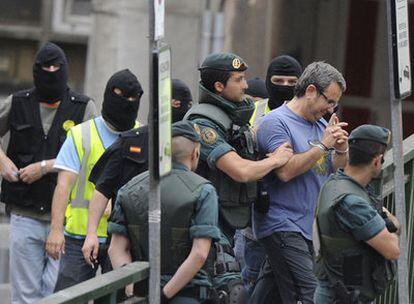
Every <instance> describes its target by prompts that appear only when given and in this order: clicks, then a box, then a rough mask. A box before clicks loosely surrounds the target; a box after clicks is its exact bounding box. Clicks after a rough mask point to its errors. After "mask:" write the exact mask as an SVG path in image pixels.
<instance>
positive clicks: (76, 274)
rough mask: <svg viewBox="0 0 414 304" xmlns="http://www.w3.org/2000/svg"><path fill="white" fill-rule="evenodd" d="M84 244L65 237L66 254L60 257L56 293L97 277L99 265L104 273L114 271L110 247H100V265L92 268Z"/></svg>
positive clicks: (104, 245) (78, 240)
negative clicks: (109, 256) (110, 259)
mask: <svg viewBox="0 0 414 304" xmlns="http://www.w3.org/2000/svg"><path fill="white" fill-rule="evenodd" d="M83 242H84V240H82V239H75V238H72V237H69V236H66V235H65V253H64V254H61V256H60V268H59V275H58V279H57V282H56V287H55V292H56V291H59V290H62V289H65V288H68V287H70V286H73V285H76V284H78V283H81V282H83V281H86V280H89V279H91V278H93V277H95V275H96V271H97V270H98V265H100V266H101V268H102V273H105V272H108V271H111V270H112V267H111V263H110V262H109V258H108V254H107V251H108V245H106V244H100V245H99V252H98V265H96V266H95V267H94V268H92V267H91V266H90V265H89V264H87V263H86V261H85V258H84V257H83V253H82V246H83Z"/></svg>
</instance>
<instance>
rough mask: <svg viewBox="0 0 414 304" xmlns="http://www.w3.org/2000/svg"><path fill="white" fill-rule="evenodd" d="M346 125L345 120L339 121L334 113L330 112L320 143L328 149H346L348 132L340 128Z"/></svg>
mask: <svg viewBox="0 0 414 304" xmlns="http://www.w3.org/2000/svg"><path fill="white" fill-rule="evenodd" d="M347 125H348V123H346V122H339V119H338V116H336V114H335V113H334V114H332V116H331V118H330V119H329V123H328V126H327V127H326V129H325V131H324V133H323V137H322V140H321V143H322V144H323V145H324V146H325V147H327V148H328V149H331V148H335V149H338V150H341V151H343V150H346V149H347V147H348V132H347V131H345V130H344V129H342V128H343V127H346V126H347Z"/></svg>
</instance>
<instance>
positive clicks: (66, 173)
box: [46, 69, 142, 291]
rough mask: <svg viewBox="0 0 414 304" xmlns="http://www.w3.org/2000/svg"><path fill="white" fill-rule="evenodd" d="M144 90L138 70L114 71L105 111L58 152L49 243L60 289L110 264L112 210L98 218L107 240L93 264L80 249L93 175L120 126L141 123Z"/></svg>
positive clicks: (101, 235)
mask: <svg viewBox="0 0 414 304" xmlns="http://www.w3.org/2000/svg"><path fill="white" fill-rule="evenodd" d="M141 95H142V89H141V85H140V83H139V82H138V80H137V78H136V76H135V75H134V74H132V73H131V72H130V71H129V70H128V69H126V70H122V71H119V72H117V73H115V74H114V75H113V76H112V77H111V78H110V79H109V80H108V83H107V85H106V88H105V94H104V100H103V104H102V116H99V117H97V118H95V119H92V120H89V121H86V122H84V123H83V124H81V125H79V126H76V127H75V128H73V129H72V130H71V131H70V132H69V134H68V138H67V139H66V141H65V143H64V144H63V146H62V149H61V150H60V152H59V154H58V156H57V158H56V163H55V168H56V169H57V170H59V173H58V184H57V187H56V189H55V193H54V196H53V205H52V223H51V232H50V233H49V236H48V240H47V246H46V249H47V251H48V254H49V255H50V256H51V257H52V258H54V259H58V258H59V256H60V269H59V275H58V280H57V283H56V287H55V291H58V290H61V289H64V288H67V287H69V286H72V285H75V284H77V283H80V282H82V281H85V280H87V279H90V278H92V277H93V276H95V273H96V270H97V266H98V264H101V266H102V268H103V271H104V272H105V271H107V270H108V269H110V267H109V265H107V263H106V261H107V259H106V253H107V246H105V245H106V239H107V220H108V216H109V213H110V212H107V213H106V214H105V215H104V216H103V217H102V218H101V219H100V222H99V226H98V232H97V233H98V237H99V240H100V242H101V245H102V246H101V248H100V251H99V254H98V259H97V260H95V261H94V264H93V265H92V267H91V266H90V265H88V264H87V263H86V262H85V259H84V258H83V254H82V251H81V248H82V245H83V242H84V239H85V236H86V232H87V224H88V222H87V221H88V207H89V201H90V200H91V198H92V194H93V192H94V185H93V184H92V183H91V182H89V181H88V178H89V175H90V172H91V170H92V168H93V167H94V165H95V163H96V162H97V161H98V159H99V158H100V156H101V155H102V154H103V153H104V151H105V149H106V148H107V147H109V146H110V145H111V144H112V143H114V141H115V140H116V139H117V138H118V136H119V134H120V133H121V132H124V131H127V130H130V129H132V128H133V127H134V126H135V125H136V121H135V120H136V117H137V112H138V108H139V101H140V98H141ZM66 207H67V208H66ZM65 210H66V212H65ZM65 215H66V220H65ZM64 221H65V223H66V224H65V229H64V230H63V223H64Z"/></svg>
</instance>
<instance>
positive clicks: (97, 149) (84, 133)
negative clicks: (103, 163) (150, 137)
mask: <svg viewBox="0 0 414 304" xmlns="http://www.w3.org/2000/svg"><path fill="white" fill-rule="evenodd" d="M137 126H138V123H135V127H137ZM68 136H71V137H72V139H73V143H74V144H75V148H76V153H77V154H78V157H79V160H80V163H81V167H80V171H79V173H78V178H77V179H76V182H75V185H74V186H73V188H72V190H71V193H70V198H69V204H68V206H67V208H66V213H65V217H66V226H65V230H66V232H68V233H69V234H73V235H80V236H85V235H86V234H87V228H88V208H89V201H90V200H91V199H92V195H93V192H94V190H95V185H94V184H93V183H91V182H90V181H89V175H90V174H91V171H92V168H93V167H94V166H95V164H96V162H97V161H98V160H99V158H100V157H101V155H102V154H103V153H104V151H105V147H104V145H103V142H102V140H101V137H100V135H99V132H98V129H97V127H96V123H95V119H91V120H88V121H86V122H84V123H82V124H79V125H77V126H74V127H73V128H71V129H70V130H69V132H68ZM108 218H109V215H107V214H104V216H103V217H102V218H101V220H100V221H99V226H98V231H97V234H98V237H107V236H108V234H107V227H108Z"/></svg>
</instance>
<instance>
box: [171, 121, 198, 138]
mask: <svg viewBox="0 0 414 304" xmlns="http://www.w3.org/2000/svg"><path fill="white" fill-rule="evenodd" d="M176 136H184V137H185V138H188V139H189V140H191V141H193V142H200V141H201V138H200V127H199V126H198V125H197V124H195V123H193V122H191V121H188V120H181V121H177V122H176V123H173V125H172V137H176Z"/></svg>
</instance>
